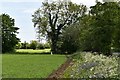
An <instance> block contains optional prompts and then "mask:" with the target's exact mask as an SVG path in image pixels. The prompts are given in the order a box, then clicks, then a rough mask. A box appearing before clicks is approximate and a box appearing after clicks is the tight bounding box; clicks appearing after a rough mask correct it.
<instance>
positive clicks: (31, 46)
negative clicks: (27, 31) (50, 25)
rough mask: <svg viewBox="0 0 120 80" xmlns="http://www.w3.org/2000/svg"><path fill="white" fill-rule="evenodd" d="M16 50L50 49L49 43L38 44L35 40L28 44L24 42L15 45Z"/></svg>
mask: <svg viewBox="0 0 120 80" xmlns="http://www.w3.org/2000/svg"><path fill="white" fill-rule="evenodd" d="M16 49H33V50H35V49H50V45H49V43H39V42H38V41H36V40H32V41H30V43H28V42H26V41H25V42H24V43H21V42H19V43H18V44H16Z"/></svg>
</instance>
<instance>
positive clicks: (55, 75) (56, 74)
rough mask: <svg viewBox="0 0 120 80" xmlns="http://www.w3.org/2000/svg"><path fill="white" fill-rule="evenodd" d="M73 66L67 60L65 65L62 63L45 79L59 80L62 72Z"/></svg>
mask: <svg viewBox="0 0 120 80" xmlns="http://www.w3.org/2000/svg"><path fill="white" fill-rule="evenodd" d="M72 65H73V61H72V59H67V60H66V62H65V63H63V64H62V65H61V66H60V67H59V68H58V69H57V70H55V71H53V72H52V73H51V74H50V75H49V76H48V78H47V80H57V79H59V78H61V77H60V76H61V75H63V73H64V71H65V70H66V69H67V68H68V67H69V66H72Z"/></svg>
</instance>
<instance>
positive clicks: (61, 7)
mask: <svg viewBox="0 0 120 80" xmlns="http://www.w3.org/2000/svg"><path fill="white" fill-rule="evenodd" d="M85 12H86V6H84V5H82V4H81V5H78V4H74V3H72V2H62V1H59V2H52V3H48V2H43V4H42V7H41V8H39V9H38V10H36V11H35V13H34V15H32V17H33V19H32V21H33V23H34V26H35V27H36V28H37V29H38V33H40V35H41V36H46V37H47V39H48V40H50V42H51V51H52V52H53V53H56V52H57V41H58V39H59V36H60V34H62V30H63V29H64V28H65V27H69V25H71V24H75V23H77V22H78V21H79V19H80V18H81V17H83V16H84V15H85Z"/></svg>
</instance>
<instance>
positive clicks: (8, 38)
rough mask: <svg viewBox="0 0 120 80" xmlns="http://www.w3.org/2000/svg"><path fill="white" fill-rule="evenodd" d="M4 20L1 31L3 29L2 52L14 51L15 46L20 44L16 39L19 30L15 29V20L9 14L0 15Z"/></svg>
mask: <svg viewBox="0 0 120 80" xmlns="http://www.w3.org/2000/svg"><path fill="white" fill-rule="evenodd" d="M0 18H1V19H2V23H1V25H2V26H1V29H2V33H1V34H2V52H3V53H5V52H11V51H14V49H15V45H16V44H17V43H18V41H19V39H18V38H17V37H16V34H17V33H18V32H17V30H19V28H18V27H14V25H15V20H14V19H12V18H11V17H10V16H9V15H8V14H2V15H0Z"/></svg>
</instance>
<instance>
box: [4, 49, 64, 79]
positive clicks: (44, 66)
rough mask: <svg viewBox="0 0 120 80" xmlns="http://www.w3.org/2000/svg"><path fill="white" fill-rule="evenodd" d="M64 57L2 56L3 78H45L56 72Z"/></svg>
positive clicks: (48, 55)
mask: <svg viewBox="0 0 120 80" xmlns="http://www.w3.org/2000/svg"><path fill="white" fill-rule="evenodd" d="M23 51H26V50H23ZM65 60H66V57H65V56H64V55H50V54H47V55H43V54H42V55H37V54H36V55H26V54H23V55H21V54H3V55H2V77H3V78H46V77H47V76H48V75H49V74H50V73H51V72H52V71H53V70H56V69H57V68H58V67H59V66H60V65H61V64H62V63H64V62H65Z"/></svg>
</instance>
